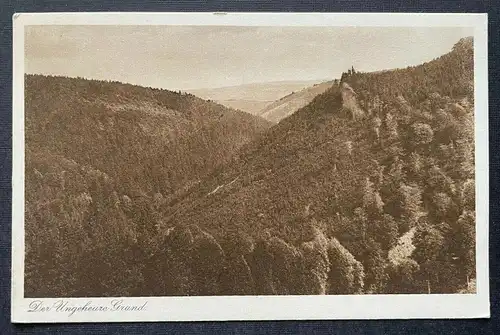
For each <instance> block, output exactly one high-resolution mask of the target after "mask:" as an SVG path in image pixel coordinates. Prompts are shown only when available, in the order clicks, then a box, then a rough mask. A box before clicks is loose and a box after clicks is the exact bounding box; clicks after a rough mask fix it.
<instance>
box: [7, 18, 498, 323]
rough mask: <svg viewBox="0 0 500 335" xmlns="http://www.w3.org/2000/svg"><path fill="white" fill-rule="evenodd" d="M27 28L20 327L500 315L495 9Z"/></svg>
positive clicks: (40, 22) (20, 153) (19, 104)
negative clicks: (493, 223) (491, 135)
mask: <svg viewBox="0 0 500 335" xmlns="http://www.w3.org/2000/svg"><path fill="white" fill-rule="evenodd" d="M13 24H14V50H13V52H14V75H13V78H14V82H13V85H14V86H13V89H14V108H13V150H14V151H13V160H14V162H13V180H12V181H13V217H12V232H13V234H12V237H13V241H12V242H13V253H12V254H13V259H12V321H13V322H19V323H29V322H96V321H98V322H101V321H102V322H109V321H182V320H192V321H202V320H284V319H405V318H481V317H489V313H490V312H489V282H488V86H487V78H488V76H487V16H486V14H422V13H420V14H347V13H343V14H320V13H315V14H313V13H303V14H297V13H287V14H278V13H266V14H264V13H261V14H257V13H247V14H242V13H163V14H161V13H99V14H96V13H92V14H90V13H59V14H24V13H21V14H16V15H14V17H13Z"/></svg>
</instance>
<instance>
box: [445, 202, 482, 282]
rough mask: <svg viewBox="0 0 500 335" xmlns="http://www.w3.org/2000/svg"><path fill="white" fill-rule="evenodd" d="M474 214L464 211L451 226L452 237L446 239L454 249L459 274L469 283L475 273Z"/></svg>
mask: <svg viewBox="0 0 500 335" xmlns="http://www.w3.org/2000/svg"><path fill="white" fill-rule="evenodd" d="M475 228H476V216H475V212H474V211H464V212H463V213H462V214H461V215H460V217H459V218H458V220H457V222H456V224H455V225H454V226H453V232H452V238H450V239H448V243H449V244H451V245H450V249H451V250H453V251H454V255H455V256H454V257H455V259H454V261H455V264H457V267H458V270H459V274H460V275H461V276H462V278H464V277H465V278H466V281H467V284H469V282H470V279H471V277H473V276H475V273H476V271H475V270H476V253H475V250H476V238H475V236H476V232H475Z"/></svg>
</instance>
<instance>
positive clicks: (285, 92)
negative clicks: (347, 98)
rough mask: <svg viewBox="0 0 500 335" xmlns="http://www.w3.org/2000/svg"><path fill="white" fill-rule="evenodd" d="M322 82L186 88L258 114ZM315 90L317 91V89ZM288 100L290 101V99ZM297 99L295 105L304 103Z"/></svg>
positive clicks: (196, 93)
mask: <svg viewBox="0 0 500 335" xmlns="http://www.w3.org/2000/svg"><path fill="white" fill-rule="evenodd" d="M322 82H323V81H321V80H305V81H277V82H265V83H252V84H245V85H238V86H229V87H220V88H213V89H194V90H188V92H190V93H192V94H194V95H196V96H199V97H202V98H204V99H210V100H214V101H216V102H218V103H220V104H222V105H225V106H228V107H231V108H234V109H239V110H242V111H245V112H247V113H250V114H253V115H260V114H262V113H265V112H266V107H268V106H269V105H274V104H276V103H277V101H279V100H280V99H282V98H283V97H285V96H290V95H293V94H294V93H295V92H299V91H303V90H304V89H307V88H309V87H312V86H314V85H316V84H318V83H322ZM315 91H318V89H316V90H315ZM289 100H290V101H291V100H292V99H289ZM298 100H299V101H302V100H304V94H303V93H302V94H301V96H300V97H298ZM299 101H297V102H296V103H295V105H297V106H300V107H302V106H303V105H305V103H304V104H302V105H301V103H300V102H299ZM308 102H309V101H308ZM291 104H293V103H291ZM268 114H270V113H268ZM265 118H266V117H265ZM271 118H272V119H273V120H274V119H277V117H271ZM273 122H276V121H273Z"/></svg>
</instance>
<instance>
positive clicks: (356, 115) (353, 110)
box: [340, 82, 365, 120]
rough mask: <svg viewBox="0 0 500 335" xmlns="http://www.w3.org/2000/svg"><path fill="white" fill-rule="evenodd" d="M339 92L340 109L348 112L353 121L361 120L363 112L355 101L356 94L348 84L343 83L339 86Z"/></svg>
mask: <svg viewBox="0 0 500 335" xmlns="http://www.w3.org/2000/svg"><path fill="white" fill-rule="evenodd" d="M340 92H341V95H342V107H343V108H344V109H345V110H347V111H349V113H350V116H351V117H352V119H353V120H357V119H360V118H363V116H364V115H365V112H364V111H363V110H362V109H361V107H359V105H358V102H357V100H356V95H357V94H356V92H354V90H353V89H352V87H351V86H349V84H348V83H346V82H343V83H342V84H340Z"/></svg>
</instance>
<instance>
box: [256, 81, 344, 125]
mask: <svg viewBox="0 0 500 335" xmlns="http://www.w3.org/2000/svg"><path fill="white" fill-rule="evenodd" d="M333 83H334V82H333V81H328V82H323V83H319V84H314V85H313V86H310V87H306V88H304V89H302V90H300V91H297V92H293V93H290V94H288V95H286V96H284V97H282V98H280V99H279V100H277V101H275V102H273V103H271V104H268V105H267V106H265V107H264V108H263V109H261V110H260V111H259V112H258V113H257V114H256V115H259V116H261V117H263V118H264V119H266V120H269V121H271V122H279V121H280V120H281V119H284V118H285V117H287V116H289V115H291V114H292V113H294V112H295V111H296V110H298V109H300V108H302V107H304V106H305V105H307V104H308V103H310V102H311V101H312V100H313V99H314V97H315V96H317V95H318V94H321V93H323V92H325V91H326V90H327V89H328V88H330V87H331V86H332V85H333Z"/></svg>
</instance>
